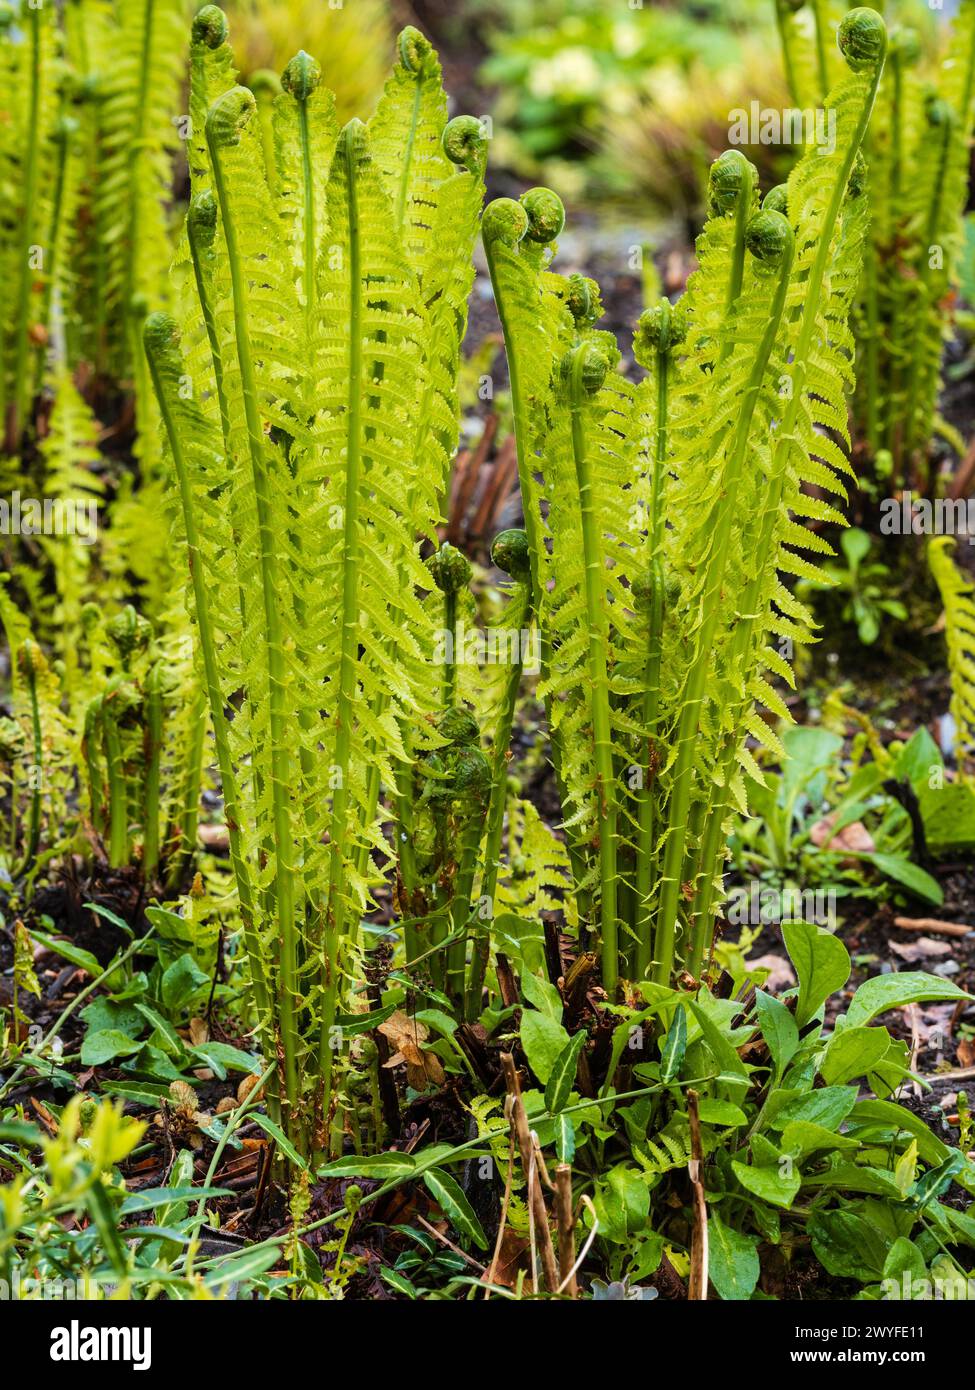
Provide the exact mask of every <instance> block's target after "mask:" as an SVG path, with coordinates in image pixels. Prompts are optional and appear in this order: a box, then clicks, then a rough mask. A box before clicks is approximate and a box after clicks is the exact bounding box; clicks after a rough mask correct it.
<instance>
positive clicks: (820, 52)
mask: <svg viewBox="0 0 975 1390" xmlns="http://www.w3.org/2000/svg"><path fill="white" fill-rule="evenodd" d="M812 9H813V18H814V21H815V29H816V76H817V77H818V79H819V100H820V101H825V99H826V94H827V93H828V91H829V65H828V62H827V58H826V54H827V52H828V49H829V40H828V14H827V10H826V0H812Z"/></svg>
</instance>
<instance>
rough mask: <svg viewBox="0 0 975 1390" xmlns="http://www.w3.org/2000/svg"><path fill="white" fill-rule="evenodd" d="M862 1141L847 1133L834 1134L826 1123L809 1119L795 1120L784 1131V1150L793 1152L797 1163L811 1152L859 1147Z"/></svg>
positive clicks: (784, 1151)
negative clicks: (850, 1136) (852, 1137)
mask: <svg viewBox="0 0 975 1390" xmlns="http://www.w3.org/2000/svg"><path fill="white" fill-rule="evenodd" d="M859 1147H860V1141H859V1140H858V1139H850V1138H849V1137H848V1136H847V1135H845V1134H834V1133H833V1131H832V1130H831V1129H827V1128H826V1126H825V1125H817V1124H813V1123H812V1122H811V1121H809V1120H793V1121H792V1122H791V1123H790V1124H787V1125H786V1127H785V1129H784V1130H783V1131H782V1152H783V1153H787V1154H791V1155H792V1158H793V1159H794V1161H795V1162H796V1163H801V1162H802V1160H803V1159H804V1158H807V1157H808V1156H809V1154H811V1153H818V1152H820V1151H821V1150H824V1149H825V1150H827V1151H832V1150H833V1149H858V1148H859Z"/></svg>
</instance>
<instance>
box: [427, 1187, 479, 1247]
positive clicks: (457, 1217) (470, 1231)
mask: <svg viewBox="0 0 975 1390" xmlns="http://www.w3.org/2000/svg"><path fill="white" fill-rule="evenodd" d="M423 1181H424V1183H425V1184H426V1187H427V1190H428V1192H429V1193H430V1195H431V1196H432V1197H433V1199H434V1201H435V1202H436V1203H437V1206H438V1207H439V1208H440V1210H441V1211H442V1212H443V1214H444V1216H445V1217H446V1218H447V1220H448V1221H449V1222H450V1224H451V1225H452V1226H453V1227H454V1229H455V1230H456V1231H458V1232H459V1233H460V1234H461V1235H462V1236H466V1237H467V1239H468V1240H470V1241H472V1242H473V1243H474V1244H475V1245H476V1246H477V1248H478V1249H479V1250H486V1249H487V1244H488V1242H487V1236H486V1235H485V1234H484V1231H483V1229H482V1228H481V1223H480V1221H478V1219H477V1217H476V1216H475V1214H474V1209H473V1207H472V1206H471V1204H470V1202H469V1201H468V1200H467V1198H466V1197H465V1196H464V1191H463V1188H462V1187H461V1186H460V1184H459V1183H458V1182H457V1181H456V1179H454V1178H452V1177H451V1176H450V1174H449V1173H445V1172H444V1170H443V1169H442V1168H428V1169H427V1171H426V1172H425V1173H424V1174H423Z"/></svg>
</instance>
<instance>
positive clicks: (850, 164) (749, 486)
mask: <svg viewBox="0 0 975 1390" xmlns="http://www.w3.org/2000/svg"><path fill="white" fill-rule="evenodd" d="M840 43H841V48H842V50H843V52H844V54H845V55H846V56H847V58H848V63H849V67H850V68H852V72H851V73H849V74H848V76H847V78H846V79H845V80H844V81H843V82H841V83H840V85H839V86H838V87H837V89H836V90H835V92H834V93H833V95H832V96H831V97H830V99H829V106H830V109H831V110H832V111H833V112H834V113H835V117H836V128H837V142H836V148H835V150H832V151H827V150H825V149H819V148H810V149H809V150H808V151H807V152H806V154H805V156H804V157H803V159H802V160H801V161H800V163H799V165H798V166H797V168H796V170H795V171H794V173H793V175H792V178H791V179H790V182H789V186H788V190H787V193H786V195H785V206H786V207H787V210H788V218H786V217H785V216H783V214H782V213H781V212H779V211H774V210H772V209H767V210H765V211H763V212H761V213H758V212H757V211H756V201H755V185H754V172H753V171H752V170H751V169H750V166H748V165H747V162H746V161H745V160H744V159H743V158H742V157H741V156H740V155H738V154H733V153H730V154H728V155H726V156H722V158H721V159H720V160H719V161H717V163H716V164H715V166H714V169H713V171H712V182H711V198H710V210H711V217H710V220H709V222H708V224H707V226H706V228H705V230H704V232H703V233H702V236H701V239H700V242H699V247H698V253H699V260H700V268H699V270H698V271H697V272H696V273H695V275H694V276H693V277H692V280H691V282H690V283H689V286H688V291H687V294H686V296H685V299H684V300H683V301H682V304H681V306H680V311H679V315H678V319H677V320H676V321H675V330H674V352H673V355H674V358H675V359H676V360H674V361H672V360H671V350H670V343H669V339H670V328H669V322H670V315H671V310H670V308H669V306H668V307H667V308H662V309H658V310H656V311H652V313H651V315H650V316H649V317H648V319H647V320H646V321H645V324H644V328H643V334H644V335H645V336H643V337H642V338H641V340H640V341H638V345H637V355H638V358H639V359H640V360H641V361H642V362H643V363H644V365H646V366H648V367H650V369H651V370H652V371H653V372H654V373H655V378H654V377H652V378H650V379H649V380H648V381H647V382H646V383H644V384H642V385H641V386H639V387H637V388H636V390H635V391H634V390H633V389H632V388H630V387H628V385H627V383H626V382H625V381H622V380H621V379H620V378H618V377H616V376H615V375H614V374H613V372H612V368H613V366H614V365H615V361H616V356H617V354H616V349H615V343H613V342H612V341H611V340H609V339H608V337H607V335H604V334H600V333H599V332H598V331H596V330H595V329H594V327H593V324H594V322H595V320H596V318H598V314H599V306H598V296H594V294H593V293H592V291H591V289H590V288H589V287H588V286H586V284H585V282H580V281H578V279H577V280H576V281H569V282H565V281H560V280H559V279H558V278H557V277H554V276H552V275H551V274H550V272H549V271H548V269H547V249H546V250H543V247H544V248H547V244H548V243H550V242H551V238H552V235H554V233H555V232H557V231H558V228H559V225H560V218H559V216H558V211H557V209H555V208H554V207H553V206H551V204H550V198H547V197H545V196H543V194H542V193H540V192H535V193H533V194H530V195H525V197H524V198H523V200H522V203H523V205H524V206H523V207H519V206H518V205H516V204H511V203H509V202H507V201H506V200H499V202H497V203H495V204H492V206H491V208H489V209H488V211H487V213H486V214H485V219H484V237H485V251H486V254H487V259H488V264H489V268H490V270H491V273H492V277H493V279H494V284H495V293H496V297H497V300H498V305H499V312H500V315H501V319H502V326H503V328H504V332H505V342H506V347H507V350H508V356H509V365H510V366H511V379H512V400H513V408H514V415H515V427H516V437H517V439H518V452H519V464H520V474H521V479H522V488H523V496H524V500H525V508H526V532H527V534H528V538H529V543H530V547H531V552H532V569H533V589H534V592H535V594H536V595H537V597H538V604H539V610H538V611H539V620H540V623H541V626H542V652H543V679H542V685H541V689H542V691H543V693H544V694H545V695H546V696H547V703H548V709H549V714H550V720H551V726H552V731H553V761H554V762H555V765H556V771H557V773H558V775H559V777H560V780H561V784H562V787H563V802H564V805H565V808H566V828H567V831H568V832H569V834H570V836H573V837H574V838H573V841H571V843H572V846H573V856H574V857H573V871H574V876H575V879H576V889H577V893H578V894H579V900H580V911H581V916H582V923H583V941H582V944H583V945H584V944H585V934H586V932H587V930H592V931H596V930H597V929H598V935H599V938H600V943H601V950H602V966H603V981H604V985H605V986H606V988H607V991H608V992H610V993H611V994H612V993H614V992H615V989H616V985H617V980H618V977H619V974H620V973H621V972H622V973H625V974H627V975H629V974H632V973H636V974H637V975H638V976H642V975H643V973H644V972H645V970H646V969H647V967H648V965H649V964H650V963H651V962H653V963H654V978H655V979H656V980H658V981H659V982H660V983H667V982H668V981H669V980H670V978H671V975H672V972H673V969H674V963H675V958H676V948H677V942H678V940H679V941H680V942H681V948H682V951H683V956H684V961H685V964H687V965H688V966H689V967H690V968H692V969H697V968H699V967H700V965H701V962H702V959H703V956H704V953H705V950H706V943H707V941H708V939H709V935H710V929H709V924H710V920H711V885H712V883H713V880H714V877H715V873H716V870H717V867H718V865H719V864H720V860H721V846H722V843H723V834H722V830H723V826H724V823H725V819H726V816H727V807H728V806H729V805H731V804H741V802H742V800H743V788H742V782H741V773H740V771H739V768H740V767H743V768H744V769H745V770H747V771H749V772H752V771H754V763H753V760H752V759H751V757H750V755H749V754H748V753H747V751H746V749H745V747H744V741H745V738H746V736H751V737H754V738H756V739H758V740H759V741H760V742H761V743H764V744H765V745H766V746H768V747H770V748H772V749H778V747H779V745H778V742H777V740H776V738H775V736H774V734H773V732H772V730H771V728H770V726H769V725H768V724H766V722H765V721H764V720H763V719H762V718H760V717H759V714H758V711H757V708H756V705H759V706H760V705H762V704H765V705H766V706H768V707H769V708H770V709H771V710H773V711H774V712H775V713H777V714H779V715H783V714H784V713H785V707H784V705H783V704H782V702H781V700H780V699H779V697H778V696H777V695H775V693H774V692H773V690H772V688H771V686H770V685H769V684H768V682H767V681H766V680H765V679H764V676H763V674H762V670H763V668H764V667H770V668H771V669H773V670H775V671H776V672H777V673H779V674H783V673H786V672H787V671H788V667H787V665H786V663H784V662H783V661H782V659H781V657H780V656H779V655H778V654H777V652H776V651H775V650H774V648H773V647H772V646H771V642H774V641H776V640H781V639H789V640H792V641H807V640H809V637H810V629H811V626H812V620H811V618H810V616H809V614H808V613H807V612H806V611H805V610H804V609H803V608H802V606H801V605H800V604H798V603H797V602H796V600H795V599H794V598H793V596H792V595H791V593H790V592H789V590H788V588H787V587H786V585H785V583H784V582H783V580H782V578H780V575H781V574H790V573H800V574H802V573H807V572H815V571H814V566H811V565H810V564H809V562H808V561H806V560H805V559H804V558H803V556H802V555H800V554H797V553H796V547H797V546H799V545H801V546H802V547H803V548H811V547H812V546H814V545H815V542H810V543H809V545H806V542H805V537H806V532H805V531H804V530H803V529H802V528H801V527H800V526H799V525H798V524H797V522H796V521H795V520H794V519H793V518H795V517H819V518H827V517H828V518H832V519H834V520H835V519H837V518H839V517H840V514H839V513H838V512H837V510H836V509H835V507H832V506H831V505H830V504H829V503H828V502H826V501H823V500H821V498H820V497H818V496H813V495H812V494H811V493H810V492H808V491H807V485H808V484H810V483H815V484H816V485H817V487H818V488H819V489H824V488H825V489H826V491H827V495H828V494H829V493H832V494H833V495H834V496H840V497H842V495H843V485H842V482H841V481H840V477H841V476H842V475H843V474H846V475H849V474H850V471H851V470H850V465H849V463H848V461H847V459H846V455H845V452H844V450H843V449H842V448H841V447H840V446H839V445H838V444H836V443H834V442H833V440H832V439H830V438H828V437H827V436H826V430H829V431H833V432H835V433H836V434H838V436H839V438H840V439H842V440H844V441H845V442H846V443H847V444H848V436H847V434H846V410H845V401H844V393H845V391H846V390H847V389H848V388H849V386H850V385H851V383H852V360H851V359H852V338H851V336H850V333H849V329H848V325H847V318H848V315H849V311H850V304H851V300H852V297H853V294H854V292H855V286H856V282H857V276H858V272H859V265H860V256H861V249H862V241H863V237H864V233H865V198H864V180H863V177H862V173H861V172H860V169H859V165H858V164H857V157H858V151H859V147H860V144H861V143H862V140H863V136H864V132H865V129H866V127H867V123H868V121H869V117H870V114H871V110H872V106H873V101H874V98H875V95H876V89H877V84H878V81H879V76H880V71H881V68H882V63H883V55H884V30H883V25H882V23H881V21H880V20H879V18H878V17H877V16H876V15H874V14H873V12H872V11H853V12H851V14H850V15H849V16H847V18H846V19H845V20H844V21H843V24H842V25H841V28H840ZM532 213H534V214H535V219H536V224H537V223H541V222H542V221H543V220H544V230H542V232H541V234H539V231H538V228H537V225H533V222H532ZM543 213H544V214H545V215H544V219H543V217H542V214H543ZM793 248H794V249H793ZM665 324H666V329H665ZM665 333H666V340H667V346H666V348H665V350H664V351H663V352H658V351H657V347H658V346H659V344H660V343H661V341H663V339H664V335H665ZM523 370H524V373H525V376H524V377H523V376H522V375H521V373H522V371H523ZM743 691H744V692H746V698H745V700H743V699H742V695H741V692H743Z"/></svg>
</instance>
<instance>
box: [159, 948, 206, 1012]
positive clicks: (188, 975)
mask: <svg viewBox="0 0 975 1390" xmlns="http://www.w3.org/2000/svg"><path fill="white" fill-rule="evenodd" d="M209 985H210V977H209V975H204V973H203V971H202V970H201V969H200V968H199V966H198V965H197V964H196V961H195V960H194V959H193V957H192V956H191V955H190V954H189V952H188V951H187V952H184V954H183V955H181V956H180V957H179V958H178V959H177V960H174V961H173V963H172V965H170V966H168V967H167V969H166V970H165V971H164V973H163V977H162V1001H163V1003H164V1004H165V1006H166V1008H167V1009H169V1011H170V1012H171V1013H176V1012H178V1011H179V1010H180V1009H182V1008H184V1007H185V1005H186V1004H188V1003H189V1001H190V1000H191V999H192V998H193V995H194V994H197V993H198V992H199V991H200V990H202V989H203V988H204V987H206V988H209Z"/></svg>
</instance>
